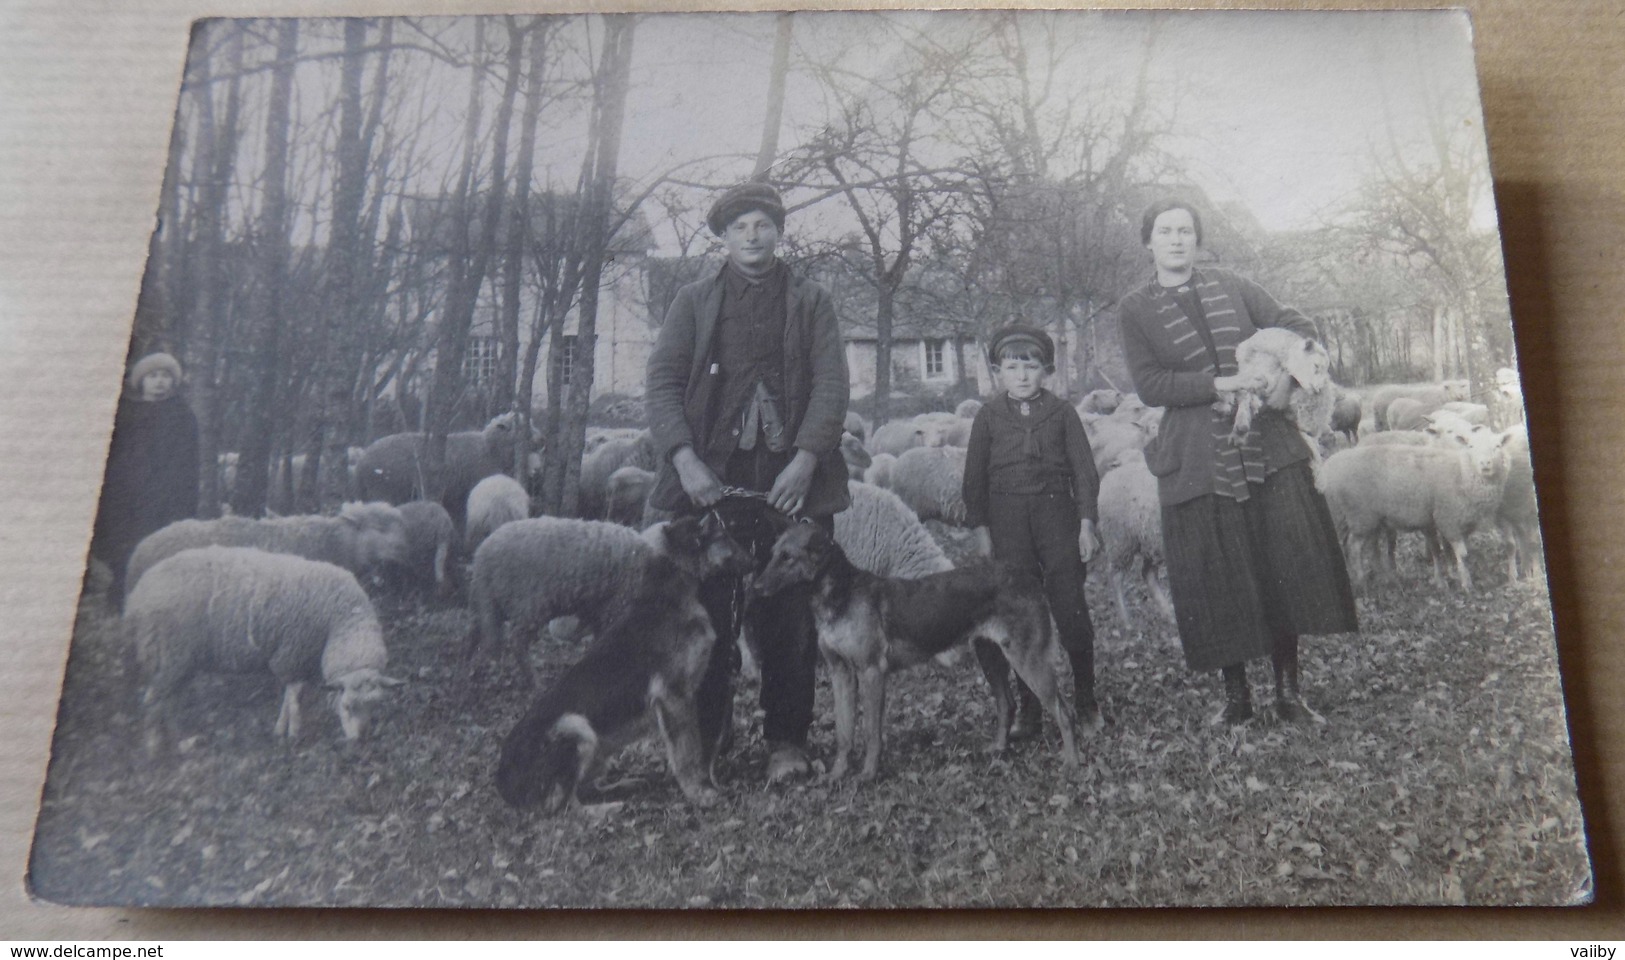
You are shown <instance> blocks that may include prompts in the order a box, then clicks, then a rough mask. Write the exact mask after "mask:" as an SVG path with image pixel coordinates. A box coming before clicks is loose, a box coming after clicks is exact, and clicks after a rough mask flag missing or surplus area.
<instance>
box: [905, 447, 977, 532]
mask: <svg viewBox="0 0 1625 960" xmlns="http://www.w3.org/2000/svg"><path fill="white" fill-rule="evenodd" d="M964 479H965V448H964V447H916V448H914V449H912V450H905V451H904V452H903V454H902V455H901V456H899V457H898V458H897V462H896V463H894V464H892V468H891V484H890V489H891V491H892V492H893V493H895V494H897V496H898V497H900V498H901V499H902V501H903V503H905V504H907V505H908V508H909V509H910V510H913V511H914V515H915V516H917V517H919V518H920V519H921V520H941V521H943V522H945V523H950V524H953V525H954V526H958V527H962V526H964V525H965V494H964Z"/></svg>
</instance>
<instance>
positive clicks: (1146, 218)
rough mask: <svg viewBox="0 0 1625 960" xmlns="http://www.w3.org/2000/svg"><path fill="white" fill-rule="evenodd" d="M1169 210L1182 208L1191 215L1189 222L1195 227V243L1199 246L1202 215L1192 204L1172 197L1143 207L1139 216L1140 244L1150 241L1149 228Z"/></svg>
mask: <svg viewBox="0 0 1625 960" xmlns="http://www.w3.org/2000/svg"><path fill="white" fill-rule="evenodd" d="M1169 210H1183V211H1185V212H1186V213H1189V214H1190V215H1191V223H1192V224H1193V225H1194V226H1195V227H1196V245H1197V246H1201V245H1202V215H1201V214H1200V213H1197V212H1196V207H1195V206H1194V205H1193V204H1190V203H1186V202H1185V201H1184V200H1174V199H1172V198H1164V199H1162V200H1158V201H1157V202H1156V203H1153V204H1152V205H1151V206H1149V207H1146V208H1145V213H1144V214H1142V215H1141V216H1140V245H1141V246H1144V245H1146V244H1149V243H1150V242H1151V228H1152V227H1154V226H1156V223H1157V218H1158V217H1160V216H1162V215H1163V214H1165V213H1167V212H1168V211H1169Z"/></svg>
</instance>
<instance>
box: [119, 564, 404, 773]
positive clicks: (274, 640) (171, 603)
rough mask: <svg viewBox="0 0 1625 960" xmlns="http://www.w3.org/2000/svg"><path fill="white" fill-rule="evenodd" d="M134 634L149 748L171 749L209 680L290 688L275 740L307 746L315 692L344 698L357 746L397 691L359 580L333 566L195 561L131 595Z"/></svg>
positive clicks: (128, 625)
mask: <svg viewBox="0 0 1625 960" xmlns="http://www.w3.org/2000/svg"><path fill="white" fill-rule="evenodd" d="M123 629H124V632H125V637H126V638H127V640H128V642H129V643H130V645H131V647H132V648H133V650H134V652H135V656H136V661H137V663H138V664H139V665H140V667H141V671H142V677H143V684H144V689H143V692H142V695H141V704H142V708H143V714H144V724H143V726H144V728H145V742H146V747H147V751H148V753H149V754H151V755H154V756H156V755H157V754H158V753H160V752H161V751H162V749H163V747H164V744H165V742H166V736H167V734H166V730H167V728H168V726H169V716H168V714H169V711H170V704H171V702H172V700H173V698H174V695H175V694H176V692H177V691H178V690H180V688H181V687H182V686H183V685H185V683H186V681H188V680H189V679H191V678H192V676H193V675H194V674H196V673H198V672H200V671H207V672H218V673H242V672H266V673H270V674H273V675H275V677H276V678H277V680H278V682H280V683H281V684H282V708H281V710H280V711H279V712H278V714H277V720H276V725H275V726H274V727H273V728H272V732H273V735H274V736H278V737H286V738H288V739H289V740H295V739H297V738H298V736H299V726H300V720H299V695H300V693H301V692H302V691H303V690H304V687H305V685H306V684H308V683H312V682H319V683H322V684H325V685H326V686H328V687H331V688H333V689H334V690H336V691H337V696H336V697H335V698H334V706H335V708H336V709H337V711H338V715H339V723H340V726H341V727H342V728H343V730H344V736H345V739H347V740H355V739H358V738H360V737H361V736H362V735H363V734H365V732H366V726H367V721H368V718H369V714H370V712H371V710H372V708H373V707H374V706H375V705H376V704H377V703H378V701H380V700H381V699H382V698H383V696H384V690H385V688H386V687H389V686H392V685H394V684H396V683H398V682H399V681H397V680H393V679H391V678H390V677H387V676H385V675H384V668H385V666H386V665H387V662H388V656H389V655H388V652H387V651H386V650H385V648H384V633H383V629H382V627H380V626H379V623H378V616H377V614H376V613H375V612H374V611H373V608H372V603H371V602H370V601H368V600H367V595H366V593H365V592H364V591H363V590H362V589H361V586H360V584H358V583H356V580H355V577H353V576H351V575H350V574H349V573H348V572H347V571H345V570H341V569H339V568H338V567H335V566H333V565H331V564H327V563H318V562H315V561H312V560H306V559H304V558H302V557H294V556H289V555H286V554H273V553H265V552H264V551H261V550H252V549H247V548H243V547H204V548H202V549H197V550H185V551H182V552H181V553H178V554H176V555H174V556H172V557H169V558H167V559H165V560H164V561H162V562H161V563H158V564H157V565H155V566H154V567H153V568H152V569H151V570H149V571H147V575H146V576H145V577H143V578H142V580H141V582H140V583H139V584H137V585H136V587H135V589H134V590H133V591H131V593H130V598H129V603H128V604H127V605H126V607H125V611H124V619H123Z"/></svg>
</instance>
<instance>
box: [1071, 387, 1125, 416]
mask: <svg viewBox="0 0 1625 960" xmlns="http://www.w3.org/2000/svg"><path fill="white" fill-rule="evenodd" d="M1122 405H1123V394H1122V393H1120V392H1118V391H1116V390H1113V389H1111V388H1109V387H1102V388H1101V389H1099V390H1091V391H1089V392H1088V393H1086V394H1084V395H1083V399H1082V400H1079V401H1078V416H1080V417H1081V416H1089V415H1091V414H1093V415H1096V416H1105V415H1106V414H1108V413H1112V412H1114V411H1116V410H1117V408H1118V407H1120V406H1122Z"/></svg>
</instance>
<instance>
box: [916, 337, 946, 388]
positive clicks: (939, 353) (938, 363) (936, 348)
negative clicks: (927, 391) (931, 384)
mask: <svg viewBox="0 0 1625 960" xmlns="http://www.w3.org/2000/svg"><path fill="white" fill-rule="evenodd" d="M920 345H921V346H922V347H923V348H924V349H925V362H924V363H923V364H921V369H922V370H923V371H925V376H924V377H923V379H926V380H941V379H943V378H945V377H947V376H948V359H947V354H948V341H946V340H925V341H922V342H921V344H920Z"/></svg>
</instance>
